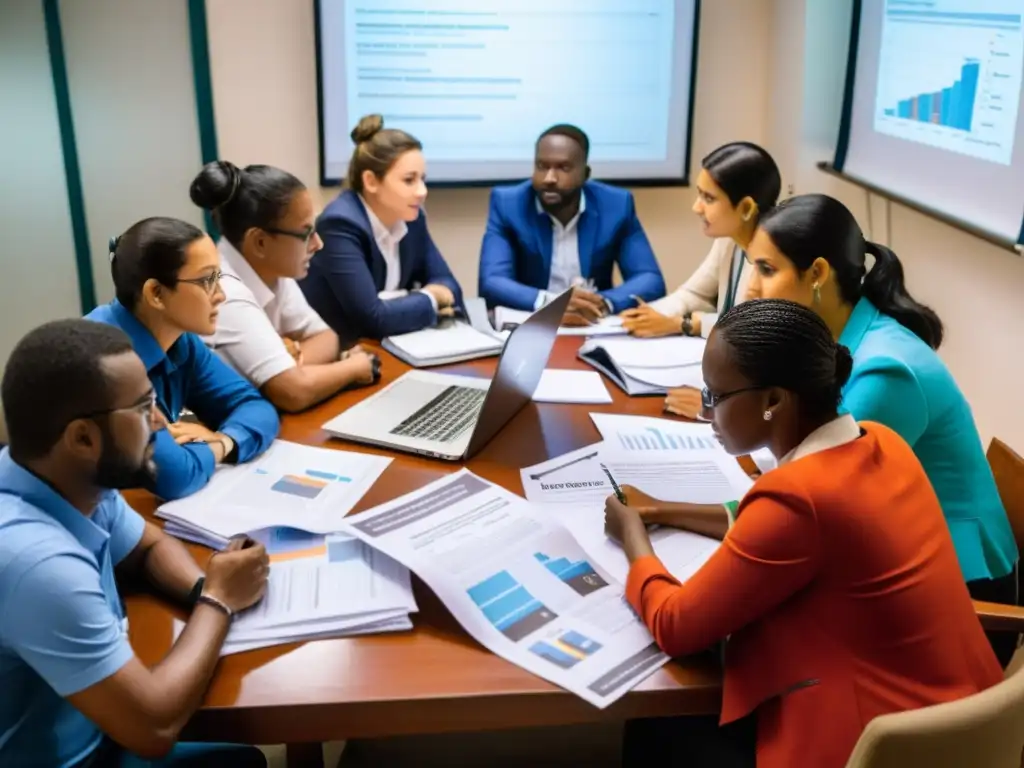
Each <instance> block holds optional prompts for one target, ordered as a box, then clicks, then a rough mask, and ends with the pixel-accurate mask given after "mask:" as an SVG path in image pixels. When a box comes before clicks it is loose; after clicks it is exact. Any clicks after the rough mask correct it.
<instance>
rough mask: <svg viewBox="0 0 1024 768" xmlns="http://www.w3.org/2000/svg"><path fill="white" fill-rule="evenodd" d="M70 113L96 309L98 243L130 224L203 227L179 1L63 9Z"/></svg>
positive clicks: (106, 292) (67, 2)
mask: <svg viewBox="0 0 1024 768" xmlns="http://www.w3.org/2000/svg"><path fill="white" fill-rule="evenodd" d="M60 15H61V26H62V28H63V31H64V50H65V55H66V58H67V70H68V86H69V91H70V94H71V111H72V115H73V116H74V122H75V136H76V139H77V143H78V157H79V163H80V166H81V170H82V188H83V194H84V196H85V212H86V220H87V222H88V226H89V245H90V247H91V249H92V263H93V273H94V275H95V280H96V299H97V301H99V302H100V303H103V302H106V301H109V300H110V299H111V298H113V295H114V288H113V284H112V282H111V280H110V262H109V255H108V247H107V243H108V242H109V240H110V238H111V236H113V235H119V234H121V233H122V232H124V230H126V229H127V228H128V227H129V226H131V225H132V224H134V223H135V222H136V221H138V220H139V219H142V218H145V217H147V216H174V217H176V218H179V219H184V220H186V221H189V222H192V223H193V224H195V225H196V226H200V227H201V226H203V216H202V211H200V210H199V209H198V208H196V207H195V206H194V205H192V203H191V201H190V200H189V198H188V187H189V184H190V183H191V181H192V178H193V177H194V176H195V175H196V173H198V172H199V168H200V167H201V162H200V160H201V157H202V155H201V154H200V150H199V122H198V119H197V117H196V99H195V88H194V86H193V77H192V58H191V56H192V54H191V47H190V41H189V29H188V4H187V3H186V0H173V1H172V0H164V1H163V2H158V3H154V2H138V1H137V0H89V2H84V3H83V2H81V1H80V0H63V2H61V3H60Z"/></svg>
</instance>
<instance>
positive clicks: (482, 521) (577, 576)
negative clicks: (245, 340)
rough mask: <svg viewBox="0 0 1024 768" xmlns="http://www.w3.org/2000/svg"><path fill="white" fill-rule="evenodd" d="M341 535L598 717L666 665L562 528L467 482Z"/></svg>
mask: <svg viewBox="0 0 1024 768" xmlns="http://www.w3.org/2000/svg"><path fill="white" fill-rule="evenodd" d="M346 530H347V531H348V532H350V533H352V534H353V535H354V536H358V537H359V538H361V539H362V540H363V541H365V542H367V543H369V544H371V545H372V546H374V547H376V548H378V549H380V550H381V551H383V552H385V553H386V554H388V555H389V556H390V557H392V558H394V559H395V560H397V561H399V562H401V563H402V564H404V565H406V566H407V567H408V568H410V569H411V570H412V571H414V572H415V573H416V574H417V575H418V576H419V577H420V578H421V579H423V581H425V582H426V583H427V584H428V585H429V586H430V588H431V589H432V590H434V592H435V593H436V594H437V596H438V597H439V598H440V599H441V600H442V602H444V604H445V606H446V607H447V608H448V609H449V610H450V611H451V612H452V615H454V616H455V618H456V619H457V620H458V621H459V623H460V624H461V625H462V626H463V627H464V628H465V629H466V631H467V632H469V634H470V635H472V636H473V637H474V638H475V639H476V640H477V641H479V642H480V643H481V644H482V645H483V646H484V647H486V648H488V649H489V650H491V651H492V652H494V653H496V654H497V655H499V656H501V657H502V658H504V659H507V660H508V661H510V662H512V663H514V664H517V665H518V666H520V667H523V668H524V669H526V670H528V671H530V672H533V673H534V674H536V675H539V676H540V677H543V678H544V679H546V680H549V681H551V682H553V683H555V684H557V685H560V686H562V687H564V688H566V689H567V690H569V691H571V692H573V693H575V694H577V695H578V696H580V697H582V698H583V699H585V700H587V701H589V702H590V703H592V704H594V705H595V706H597V707H606V706H608V705H609V704H611V703H612V702H613V701H615V700H616V699H618V698H619V697H621V696H622V695H624V694H625V693H626V692H627V691H628V690H629V689H630V688H632V687H633V686H634V685H636V684H637V683H638V682H640V681H641V680H643V679H644V678H646V677H647V676H649V675H650V674H652V673H653V672H654V671H655V670H657V669H658V668H659V667H661V666H662V665H663V664H664V663H665V662H666V661H667V660H668V657H667V656H666V655H665V654H664V653H662V652H661V651H660V650H659V648H658V646H657V644H656V643H655V642H654V640H653V639H652V637H651V635H650V633H649V632H648V631H647V628H646V627H644V625H643V624H642V623H641V622H640V620H639V618H638V617H637V616H636V614H635V613H634V612H633V610H632V609H631V608H630V606H629V605H628V604H627V603H626V601H625V598H624V596H623V589H622V585H621V583H620V582H618V581H617V580H616V579H614V578H613V577H612V575H611V574H610V573H608V571H607V570H606V569H604V568H602V567H601V566H600V565H599V564H595V563H594V562H592V558H591V557H590V556H589V555H587V554H586V553H585V552H584V551H583V549H582V548H581V547H580V545H579V544H578V543H577V542H576V540H575V539H574V538H573V536H572V535H571V534H570V533H569V532H568V531H567V530H566V529H565V528H564V527H563V526H561V525H559V524H558V523H557V522H556V521H554V520H553V519H552V518H551V517H550V516H548V515H545V514H543V512H541V511H539V510H538V509H537V508H535V507H534V506H533V505H531V504H529V503H528V502H527V501H525V500H524V499H522V498H520V497H519V496H516V495H514V494H512V493H509V492H508V491H506V490H505V489H503V488H499V487H498V486H495V485H493V484H491V483H488V482H486V481H484V480H482V479H480V478H479V477H477V476H476V475H474V474H472V473H471V472H469V471H468V470H462V471H460V472H457V473H455V474H452V475H449V476H448V477H445V478H442V479H441V480H437V481H435V482H433V483H431V484H430V485H428V486H426V487H424V488H421V489H420V490H418V491H416V492H414V493H410V494H407V495H405V496H403V497H401V498H399V499H396V500H394V501H392V502H389V503H388V504H384V505H382V506H380V507H377V508H376V509H373V510H369V511H367V512H363V513H362V514H360V515H357V516H355V517H353V518H351V519H350V520H349V521H348V523H347V526H346Z"/></svg>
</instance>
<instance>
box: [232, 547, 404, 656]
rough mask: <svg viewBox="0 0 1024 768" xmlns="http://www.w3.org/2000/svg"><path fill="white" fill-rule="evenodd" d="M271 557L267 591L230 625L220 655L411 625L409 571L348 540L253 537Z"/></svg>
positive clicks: (399, 628) (391, 629) (397, 629)
mask: <svg viewBox="0 0 1024 768" xmlns="http://www.w3.org/2000/svg"><path fill="white" fill-rule="evenodd" d="M252 536H253V538H255V539H256V540H257V541H260V542H261V543H262V544H263V545H264V546H265V547H266V548H267V552H268V553H269V554H270V576H269V582H268V584H267V593H266V595H265V596H264V597H263V599H262V600H261V601H260V602H259V603H257V604H256V605H255V606H253V607H252V608H250V609H248V610H246V611H243V612H242V613H240V614H238V616H237V617H236V618H235V620H234V621H233V622H232V624H231V629H230V630H229V632H228V636H227V639H226V640H225V642H224V646H223V647H222V649H221V655H222V656H227V655H229V654H233V653H240V652H242V651H249V650H254V649H256V648H265V647H268V646H273V645H282V644H284V643H293V642H301V641H304V640H311V639H316V638H322V637H344V636H348V635H355V634H367V633H370V632H392V631H399V630H403V629H409V628H411V627H412V622H411V621H410V620H409V614H410V613H411V612H413V611H416V610H417V606H416V599H415V598H414V597H413V593H412V583H411V579H410V574H409V570H408V569H407V568H405V567H403V566H402V565H399V564H398V563H396V562H395V561H394V560H392V559H391V558H389V557H388V556H387V555H384V554H382V553H380V552H377V551H375V550H373V549H371V548H370V547H368V546H366V545H365V544H364V543H363V542H361V541H359V540H358V539H355V538H353V537H351V536H349V535H347V534H344V533H339V534H329V535H326V536H323V535H319V534H310V533H306V532H304V531H297V530H295V529H289V528H276V529H272V530H267V531H258V532H255V533H253V534H252Z"/></svg>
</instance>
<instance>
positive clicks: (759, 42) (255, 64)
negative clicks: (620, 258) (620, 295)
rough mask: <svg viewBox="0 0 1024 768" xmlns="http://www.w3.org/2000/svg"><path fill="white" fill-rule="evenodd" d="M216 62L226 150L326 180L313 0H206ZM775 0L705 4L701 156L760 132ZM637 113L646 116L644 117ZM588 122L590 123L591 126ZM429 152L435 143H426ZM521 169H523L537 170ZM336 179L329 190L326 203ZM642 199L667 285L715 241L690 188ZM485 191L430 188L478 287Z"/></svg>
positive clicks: (443, 228)
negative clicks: (704, 230) (706, 233)
mask: <svg viewBox="0 0 1024 768" xmlns="http://www.w3.org/2000/svg"><path fill="white" fill-rule="evenodd" d="M206 6H207V22H208V27H209V36H210V49H211V54H210V67H211V73H212V79H213V92H214V100H215V104H216V115H217V140H218V143H219V148H220V153H221V156H222V157H223V158H224V159H225V160H230V161H232V162H233V163H236V164H242V163H269V164H272V165H278V166H280V167H282V168H285V169H286V170H289V171H291V172H292V173H294V174H295V175H297V176H298V177H299V178H301V179H303V180H304V181H305V182H306V183H307V184H309V185H310V186H313V185H315V184H316V183H317V180H318V179H319V172H318V168H319V159H318V157H319V155H318V151H317V111H316V79H315V75H316V65H315V62H316V59H315V52H314V48H313V46H314V36H313V4H312V0H207V3H206ZM771 19H772V3H771V2H767V1H766V0H706V1H705V2H704V3H703V9H702V19H701V37H700V58H699V62H698V71H697V77H698V87H697V98H696V105H695V108H694V115H695V124H694V148H693V166H694V167H698V168H699V161H700V158H701V157H702V156H703V155H704V154H706V153H708V152H709V151H711V150H712V149H714V148H715V147H717V146H718V145H719V144H723V143H725V142H727V141H732V140H735V139H747V140H751V141H763V140H764V138H765V128H766V125H765V117H766V113H767V104H768V101H769V98H770V96H771V93H770V89H769V80H768V77H769V71H770V67H769V53H770V51H769V45H770V42H771V38H770V36H769V35H768V34H767V33H766V30H767V29H768V27H770V25H771ZM637 119H638V120H642V119H643V116H642V115H638V116H637ZM583 128H584V129H585V128H586V126H583ZM426 155H427V161H428V163H429V161H430V147H429V146H428V147H426ZM529 171H530V169H529V168H528V167H524V168H523V175H524V177H525V176H526V175H527V174H528V173H529ZM337 193H338V190H337V189H325V190H322V191H321V197H322V200H323V201H324V202H326V201H329V200H330V199H331V198H333V197H334V196H335V195H336V194H337ZM635 193H636V199H637V208H638V211H639V214H640V218H641V220H642V221H643V224H644V228H645V229H646V231H647V235H648V237H649V238H650V239H651V242H652V244H653V246H654V250H655V252H656V253H657V254H658V257H659V259H660V261H661V264H662V269H663V270H664V272H665V278H666V280H667V281H668V283H669V284H670V285H673V286H674V285H677V284H678V283H680V282H682V281H683V280H685V279H686V277H687V276H688V275H689V274H690V272H692V271H693V269H694V267H696V265H697V264H698V263H700V260H701V259H702V258H703V257H704V255H705V254H706V253H707V249H708V246H709V243H708V241H707V240H706V239H705V238H704V237H703V235H702V234H701V232H700V230H699V228H698V226H697V223H696V221H695V220H694V218H693V216H692V214H691V213H690V205H691V204H692V202H693V191H692V189H687V188H675V189H638V190H635ZM487 198H488V191H487V190H482V189H464V190H450V189H443V190H434V191H432V192H431V193H430V199H429V200H428V201H427V209H428V211H429V214H430V227H431V233H432V234H433V236H434V239H435V240H436V241H437V244H438V247H439V248H440V249H441V251H442V253H444V255H445V257H446V258H447V260H448V262H449V264H451V267H452V270H453V271H454V272H455V275H456V277H457V278H458V279H459V281H460V282H461V283H462V285H463V287H464V288H465V289H466V290H467V291H468V292H469V293H471V294H472V293H475V291H476V283H477V262H478V259H479V253H480V240H481V238H482V237H483V231H484V226H485V224H486V220H487Z"/></svg>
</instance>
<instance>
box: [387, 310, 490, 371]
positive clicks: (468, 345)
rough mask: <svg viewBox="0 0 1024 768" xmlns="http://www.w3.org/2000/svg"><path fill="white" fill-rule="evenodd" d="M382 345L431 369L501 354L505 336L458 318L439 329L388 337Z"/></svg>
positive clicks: (398, 356) (410, 362)
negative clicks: (484, 330) (485, 330)
mask: <svg viewBox="0 0 1024 768" xmlns="http://www.w3.org/2000/svg"><path fill="white" fill-rule="evenodd" d="M382 345H383V347H384V349H386V350H387V351H388V352H390V353H391V354H393V355H394V356H395V357H397V358H398V359H400V360H402V361H404V362H406V363H408V364H409V365H411V366H412V367H413V368H428V367H430V366H433V365H447V364H449V363H459V362H463V361H465V360H475V359H477V358H480V357H491V356H493V355H498V354H501V350H502V347H504V346H505V338H503V337H501V336H499V335H498V334H493V333H484V332H482V331H479V330H477V329H476V328H474V327H473V326H471V325H469V324H468V323H464V322H461V321H456V322H445V323H443V324H442V325H439V326H438V327H437V328H424V329H423V330H421V331H413V332H412V333H403V334H400V335H398V336H388V337H387V338H386V339H384V341H383V342H382Z"/></svg>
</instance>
